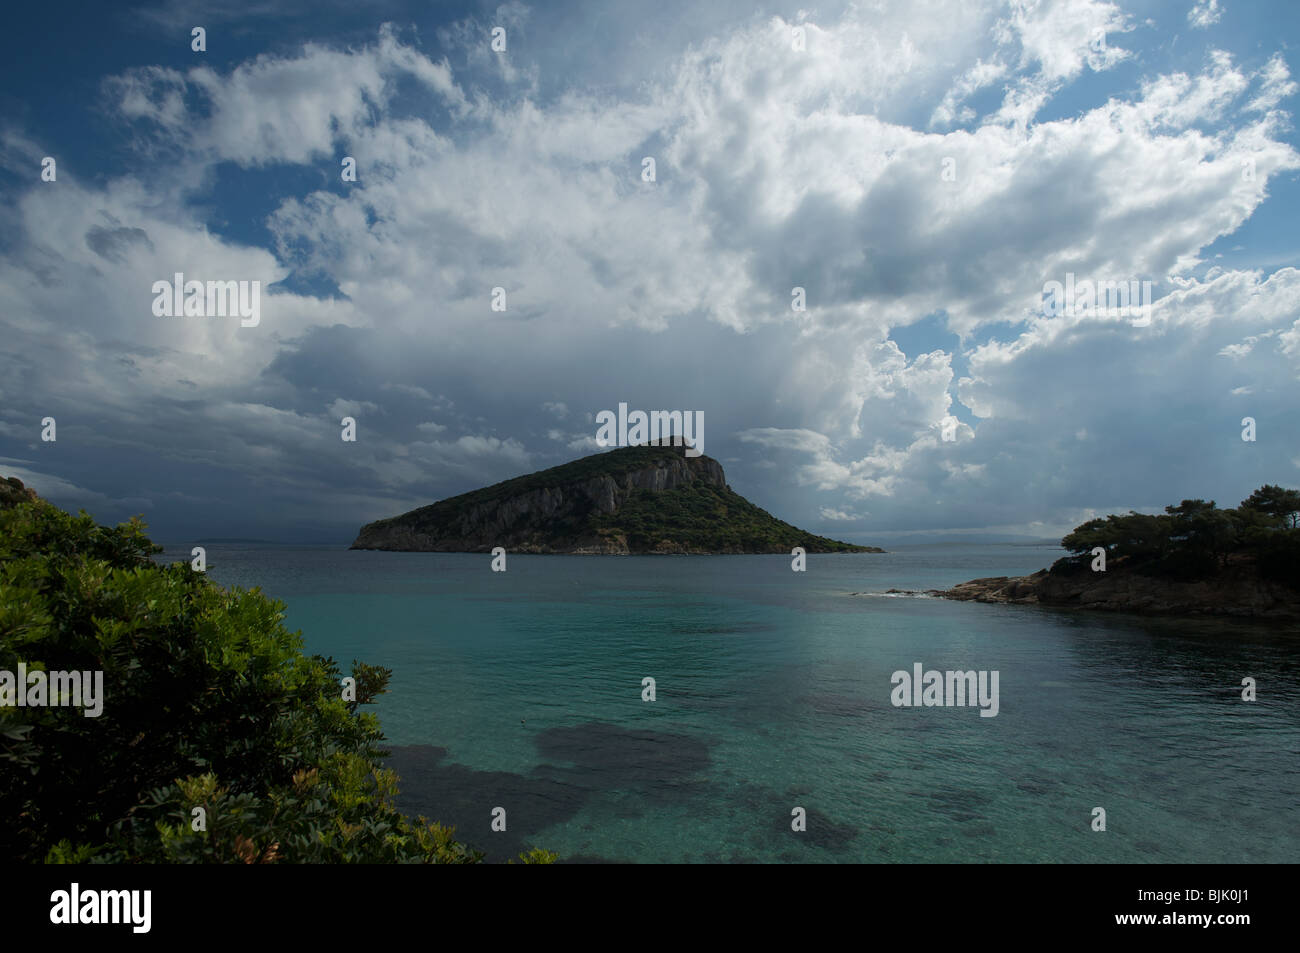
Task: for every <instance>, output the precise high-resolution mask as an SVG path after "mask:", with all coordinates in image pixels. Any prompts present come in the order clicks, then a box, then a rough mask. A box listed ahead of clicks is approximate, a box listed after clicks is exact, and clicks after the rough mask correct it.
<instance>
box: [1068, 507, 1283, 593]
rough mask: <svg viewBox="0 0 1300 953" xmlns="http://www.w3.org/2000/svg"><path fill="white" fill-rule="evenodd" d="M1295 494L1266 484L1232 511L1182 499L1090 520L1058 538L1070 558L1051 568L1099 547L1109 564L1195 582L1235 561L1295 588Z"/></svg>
mask: <svg viewBox="0 0 1300 953" xmlns="http://www.w3.org/2000/svg"><path fill="white" fill-rule="evenodd" d="M1298 523H1300V491H1296V490H1288V489H1284V488H1282V487H1280V486H1273V485H1270V484H1266V485H1265V486H1262V487H1260V488H1259V489H1258V490H1256V491H1255V492H1254V493H1252V494H1251V495H1250V496H1249V497H1248V498H1247V499H1245V500H1243V501H1242V503H1241V505H1240V506H1239V507H1237V508H1236V509H1218V508H1217V507H1216V506H1215V503H1214V501H1213V500H1209V501H1206V500H1183V501H1182V502H1181V503H1179V504H1178V505H1177V506H1166V507H1165V512H1164V513H1163V514H1158V515H1152V514H1146V513H1136V512H1129V513H1127V514H1124V515H1112V516H1107V517H1105V518H1104V519H1092V520H1089V521H1088V522H1086V523H1083V524H1081V525H1079V526H1076V527H1075V528H1074V530H1073V531H1072V532H1070V533H1068V534H1066V536H1065V537H1064V538H1062V540H1061V545H1062V546H1063V547H1064V548H1065V549H1068V550H1070V552H1071V554H1072V555H1070V556H1067V557H1065V558H1064V559H1060V560H1058V561H1057V563H1056V564H1055V565H1054V566H1053V567H1052V569H1053V571H1065V572H1070V571H1077V570H1081V569H1083V568H1085V567H1087V566H1088V564H1089V562H1090V561H1091V559H1092V551H1093V549H1094V548H1096V547H1101V548H1102V549H1104V550H1105V551H1106V558H1107V560H1108V562H1109V561H1111V560H1116V561H1120V562H1122V564H1124V565H1126V566H1127V567H1128V568H1130V569H1132V570H1134V571H1136V572H1139V573H1143V574H1146V575H1153V576H1167V577H1172V578H1178V579H1202V578H1206V577H1209V576H1212V575H1214V574H1215V573H1217V572H1220V571H1222V570H1224V569H1226V568H1227V567H1228V566H1229V565H1231V564H1232V563H1234V562H1237V563H1240V562H1249V563H1252V564H1253V565H1254V566H1255V568H1256V570H1257V571H1258V573H1259V575H1260V576H1262V577H1264V578H1267V579H1274V580H1277V581H1279V582H1286V583H1289V584H1291V585H1297V586H1300V528H1298Z"/></svg>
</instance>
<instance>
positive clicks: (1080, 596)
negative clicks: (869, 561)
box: [886, 567, 1300, 621]
mask: <svg viewBox="0 0 1300 953" xmlns="http://www.w3.org/2000/svg"><path fill="white" fill-rule="evenodd" d="M886 595H898V596H904V595H912V596H920V595H924V596H933V597H937V598H941V599H954V600H957V601H959V602H985V603H993V604H997V605H1041V606H1050V607H1054V608H1066V609H1090V610H1099V611H1103V612H1132V613H1137V614H1146V615H1172V616H1227V617H1233V618H1249V619H1266V620H1276V621H1300V592H1297V591H1296V590H1295V589H1293V588H1290V587H1288V586H1284V585H1282V584H1280V583H1276V582H1271V581H1269V580H1265V579H1260V578H1259V577H1258V575H1256V574H1255V573H1254V572H1253V571H1252V570H1250V569H1249V568H1247V567H1238V568H1235V569H1233V570H1232V571H1228V572H1224V573H1222V574H1221V575H1219V576H1216V577H1214V578H1210V579H1203V580H1196V581H1183V580H1168V579H1161V578H1157V577H1153V576H1143V575H1138V574H1136V573H1123V572H1117V573H1107V574H1102V573H1092V572H1088V571H1083V572H1076V573H1059V572H1058V573H1053V572H1050V571H1049V570H1046V569H1040V570H1039V571H1038V572H1036V573H1032V574H1030V575H1028V576H989V577H985V578H983V579H971V580H969V581H967V582H963V583H959V584H958V585H956V586H953V587H952V588H951V589H925V590H914V589H890V590H888V592H887V593H886Z"/></svg>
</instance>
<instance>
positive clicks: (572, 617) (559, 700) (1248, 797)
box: [158, 543, 1300, 863]
mask: <svg viewBox="0 0 1300 953" xmlns="http://www.w3.org/2000/svg"><path fill="white" fill-rule="evenodd" d="M206 549H207V562H208V570H207V571H208V574H209V576H210V578H211V579H213V580H214V581H215V582H217V583H220V584H222V585H227V586H240V587H244V588H253V587H260V588H261V590H262V591H263V592H264V593H266V594H267V595H269V596H271V597H273V598H276V599H279V600H281V601H282V602H283V603H284V604H285V606H286V610H285V615H286V624H287V625H288V626H289V627H290V628H291V629H295V630H300V631H301V633H302V638H303V642H304V648H305V650H306V651H308V652H310V653H318V654H321V655H327V656H332V657H333V658H335V659H336V660H337V661H339V662H340V663H341V664H342V666H343V668H344V671H345V672H346V671H347V670H348V668H349V666H350V663H351V661H352V660H353V659H359V660H361V661H363V662H367V663H370V664H375V665H383V666H386V667H388V668H391V669H392V671H393V675H392V679H391V682H390V684H389V691H388V692H387V693H386V694H384V695H382V696H381V697H380V698H379V700H378V703H377V704H376V705H375V706H373V709H372V710H373V711H375V712H376V713H377V714H378V715H379V717H380V720H381V722H382V724H383V728H384V733H385V736H386V737H387V739H388V742H389V744H390V745H391V752H392V753H391V755H390V757H389V758H388V761H387V766H388V767H391V768H393V769H394V770H396V771H397V772H398V774H399V775H400V777H401V782H400V789H401V794H400V795H399V802H398V803H399V806H401V807H402V808H403V809H404V810H406V811H407V812H408V813H410V814H412V815H417V814H423V815H425V816H427V817H429V818H430V819H433V820H436V821H438V822H440V823H444V824H450V825H454V826H455V827H456V833H457V837H458V839H460V840H463V841H466V842H468V843H470V844H472V845H474V846H475V847H477V848H479V849H480V850H483V851H485V852H486V854H487V856H488V858H489V859H491V860H497V861H500V860H505V859H507V858H510V857H514V856H516V855H518V854H519V853H520V852H521V851H524V850H527V849H529V848H532V847H541V848H544V849H546V850H550V851H554V852H555V853H557V854H558V855H559V857H560V859H561V861H568V862H635V863H740V862H753V863H770V862H779V863H791V862H793V863H927V862H928V863H1040V862H1050V863H1105V862H1120V863H1295V862H1297V861H1300V825H1297V824H1296V817H1297V813H1296V808H1297V791H1298V790H1300V783H1298V782H1300V651H1298V650H1300V631H1297V628H1296V627H1295V626H1279V625H1276V624H1264V623H1258V622H1254V623H1252V622H1245V621H1238V622H1233V621H1216V620H1206V619H1153V618H1144V617H1139V616H1129V615H1114V614H1103V613H1090V612H1085V611H1077V610H1076V611H1070V610H1059V609H1045V608H1039V607H1032V606H998V605H983V604H978V603H971V602H950V601H947V600H943V599H938V598H929V597H925V596H906V595H898V594H889V593H888V590H890V589H894V588H897V589H907V590H926V589H937V588H944V587H948V586H951V585H954V584H956V583H958V582H962V581H965V580H968V579H972V578H977V577H982V576H1001V575H1022V574H1025V573H1029V572H1033V571H1035V570H1037V569H1041V568H1044V567H1046V566H1049V565H1051V563H1052V562H1053V561H1054V560H1055V559H1057V558H1058V557H1059V556H1061V555H1062V551H1061V550H1060V549H1059V548H1057V547H1056V546H1054V545H1048V544H1024V543H1019V544H929V545H916V546H902V547H899V548H897V550H895V551H891V552H888V553H884V554H844V555H816V554H813V555H809V556H808V557H807V566H806V571H803V572H796V571H793V570H792V559H791V557H790V556H622V557H619V556H529V555H517V554H516V555H508V556H507V560H506V567H505V571H504V572H495V571H493V570H492V558H493V557H491V556H490V555H487V554H462V553H455V554H444V553H387V552H362V551H349V550H347V549H346V548H343V547H329V546H289V545H272V544H251V543H247V544H246V543H220V544H219V543H210V544H207V545H206ZM189 551H190V545H189V544H184V545H179V544H178V545H176V546H171V547H168V550H167V552H166V553H164V554H163V555H161V556H159V557H158V558H159V559H160V560H162V561H166V562H170V561H174V560H182V559H183V560H187V561H188V559H189ZM918 664H919V665H920V666H922V668H923V670H925V671H929V670H937V671H941V672H943V671H948V670H955V671H971V670H973V671H977V672H986V673H993V672H996V673H997V675H998V682H997V685H998V699H997V701H998V704H997V713H996V715H992V716H990V715H987V714H985V715H981V707H980V706H978V705H976V704H966V705H932V706H926V705H919V706H917V705H896V704H895V703H894V702H895V701H896V700H898V696H897V694H895V691H894V689H895V685H896V680H895V674H894V673H896V672H907V673H908V674H909V675H911V674H912V673H913V672H914V670H915V666H917V665H918ZM647 679H653V682H652V683H651V682H647V681H646V680H647ZM1247 679H1249V680H1253V682H1246V683H1245V684H1246V685H1253V686H1254V691H1253V695H1254V698H1253V700H1247V698H1245V697H1243V695H1249V694H1251V693H1250V692H1248V691H1247V688H1246V687H1243V680H1247ZM990 684H991V683H990ZM651 686H652V687H653V692H651V690H650V688H651ZM908 698H909V700H910V696H908ZM950 700H953V699H950ZM968 701H969V700H968ZM986 708H987V710H989V711H991V710H992V708H991V707H990V706H986ZM498 809H500V810H498ZM502 827H504V829H501V828H502Z"/></svg>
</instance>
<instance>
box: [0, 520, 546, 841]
mask: <svg viewBox="0 0 1300 953" xmlns="http://www.w3.org/2000/svg"><path fill="white" fill-rule="evenodd" d="M159 551H160V550H159V547H157V546H154V545H153V544H152V543H151V542H150V541H149V540H148V538H146V536H145V535H144V526H143V524H141V523H140V522H138V521H136V520H132V521H131V522H129V523H124V524H122V525H120V526H118V527H116V528H114V529H110V528H107V527H102V526H97V525H96V524H95V523H94V521H93V520H92V519H91V518H90V517H89V516H88V515H86V514H85V513H84V512H83V513H82V514H80V515H79V516H71V515H69V514H67V513H64V512H63V511H61V510H59V509H57V508H56V507H54V506H51V505H49V504H48V503H45V502H43V501H36V502H21V503H18V504H17V505H10V506H8V507H6V508H3V509H0V670H6V671H9V672H16V671H17V665H18V663H19V662H24V663H26V665H27V668H28V670H29V671H30V670H32V669H44V670H46V671H56V670H63V671H96V670H99V671H102V672H103V673H104V675H103V678H104V695H105V700H104V703H103V711H102V714H100V715H99V716H98V717H86V716H85V714H84V712H83V709H82V708H77V707H54V706H50V707H22V708H18V707H11V706H0V857H10V858H16V859H19V860H24V861H31V862H39V861H43V860H44V861H49V862H86V861H94V862H108V863H121V862H194V863H202V862H206V863H213V862H216V863H230V862H235V863H240V862H242V863H271V862H285V863H298V862H380V863H385V862H391V863H476V862H479V861H481V859H482V854H481V853H480V852H478V851H475V850H473V849H471V848H468V847H466V846H465V845H463V844H460V843H458V842H456V841H455V840H454V839H453V836H452V835H453V831H452V830H451V829H449V828H445V827H441V826H439V825H437V824H431V823H429V822H428V821H426V820H425V819H424V818H419V819H417V820H414V821H412V820H410V819H408V818H406V817H405V816H403V815H402V814H401V813H400V812H399V811H398V810H397V809H396V807H395V806H394V796H395V794H396V782H397V778H396V775H395V774H394V773H393V772H392V771H387V770H384V769H383V768H382V767H381V758H382V754H381V748H380V744H381V742H382V741H383V740H384V738H383V734H382V732H381V729H380V725H379V721H378V718H377V717H376V716H375V715H374V714H373V713H369V712H362V711H360V710H359V706H361V705H365V704H367V703H370V702H372V701H373V699H374V697H375V696H376V695H378V694H380V693H382V692H384V691H385V690H386V685H387V682H388V678H389V675H390V674H391V673H390V672H389V671H388V670H387V669H382V668H376V667H373V666H367V665H363V664H361V663H356V662H354V663H353V666H352V669H351V675H352V676H353V677H354V678H355V679H356V700H355V701H344V700H343V697H342V695H343V691H342V686H341V679H342V675H343V673H342V672H341V670H340V669H339V667H338V666H337V665H336V664H335V662H334V661H333V660H332V659H328V658H322V657H320V656H309V655H305V654H304V653H303V651H302V639H301V636H300V634H299V633H297V632H289V631H288V630H287V629H286V628H285V626H284V624H283V612H284V606H283V604H282V603H279V602H277V601H274V600H271V599H268V598H267V597H266V596H264V595H263V594H262V593H261V592H260V591H259V590H257V589H253V590H251V591H244V590H239V589H230V590H227V589H223V588H221V587H219V586H217V585H215V584H213V583H211V582H210V581H208V579H207V578H206V577H205V576H203V575H202V574H199V573H196V572H194V571H192V570H191V569H190V567H189V566H188V564H186V563H174V564H172V565H170V566H162V565H159V564H157V563H155V562H154V561H153V560H152V559H151V558H150V557H151V555H152V554H154V553H156V552H159ZM196 809H202V810H201V811H198V810H196ZM200 817H204V818H205V825H202V826H204V827H205V829H202V830H195V827H197V826H201V825H199V824H198V819H199V818H200ZM521 859H524V860H525V861H526V862H532V863H537V862H549V861H550V860H553V859H554V855H551V854H547V853H546V852H544V851H534V852H532V853H530V854H528V855H525V856H524V857H523V858H521Z"/></svg>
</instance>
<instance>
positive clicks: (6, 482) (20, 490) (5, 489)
mask: <svg viewBox="0 0 1300 953" xmlns="http://www.w3.org/2000/svg"><path fill="white" fill-rule="evenodd" d="M39 499H40V497H39V496H37V495H36V491H35V490H33V489H31V488H30V487H25V486H23V481H22V480H20V479H18V478H17V477H8V478H5V477H0V509H7V508H8V507H10V506H17V505H18V504H19V503H35V502H36V501H37V500H39Z"/></svg>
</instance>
